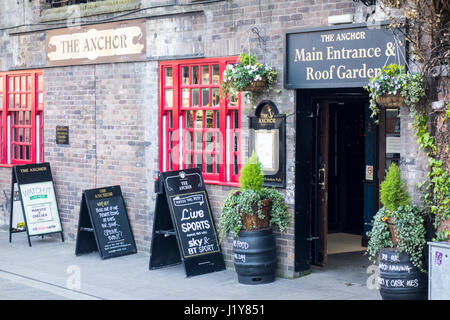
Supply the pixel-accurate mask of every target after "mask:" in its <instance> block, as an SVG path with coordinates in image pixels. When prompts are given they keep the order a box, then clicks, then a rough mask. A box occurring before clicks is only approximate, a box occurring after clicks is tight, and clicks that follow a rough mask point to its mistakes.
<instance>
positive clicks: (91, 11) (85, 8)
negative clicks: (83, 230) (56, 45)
mask: <svg viewBox="0 0 450 320" xmlns="http://www.w3.org/2000/svg"><path fill="white" fill-rule="evenodd" d="M140 6H141V1H140V0H104V1H98V2H88V3H81V4H77V5H71V6H64V7H59V8H50V9H45V10H43V11H42V12H41V22H50V21H60V20H70V21H72V22H73V21H74V20H76V19H77V18H83V17H89V16H96V15H101V14H108V13H116V12H122V11H130V10H136V9H139V8H140ZM78 15H79V16H78Z"/></svg>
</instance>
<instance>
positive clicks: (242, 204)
mask: <svg viewBox="0 0 450 320" xmlns="http://www.w3.org/2000/svg"><path fill="white" fill-rule="evenodd" d="M239 182H240V184H241V186H240V189H239V190H231V191H230V193H229V194H228V197H227V198H226V199H225V201H224V204H223V207H222V214H221V216H220V218H219V235H220V237H221V238H222V239H224V238H225V237H226V236H227V235H228V233H229V232H233V235H234V237H237V235H238V233H239V231H241V230H244V225H243V220H245V219H246V217H245V216H246V215H248V216H252V215H254V214H255V213H256V214H257V215H258V218H259V219H261V220H262V219H268V221H269V225H270V226H274V225H276V226H278V227H279V229H280V231H281V232H283V231H284V230H285V229H286V227H287V226H288V224H289V222H290V220H291V215H290V214H289V213H288V210H287V205H286V203H285V201H284V196H283V194H281V193H280V192H278V191H277V190H276V189H275V188H265V187H263V183H264V175H263V173H262V171H261V164H260V162H259V160H258V157H257V156H256V154H255V153H253V154H252V156H251V157H250V158H249V159H248V162H247V163H246V164H245V165H244V166H243V168H242V170H241V176H240V179H239ZM267 200H269V201H270V202H271V210H269V213H268V214H269V217H267V216H266V215H265V213H264V211H265V210H264V207H265V205H263V203H264V202H265V201H267Z"/></svg>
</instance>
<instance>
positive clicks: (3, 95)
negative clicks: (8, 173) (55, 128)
mask: <svg viewBox="0 0 450 320" xmlns="http://www.w3.org/2000/svg"><path fill="white" fill-rule="evenodd" d="M43 111H44V79H43V75H42V71H21V72H15V73H7V72H4V73H0V114H1V130H0V141H1V152H0V153H1V156H0V158H1V162H0V164H2V165H14V164H28V163H36V162H42V161H43V158H44V154H43V152H44V150H43V149H44V141H43V140H44V139H43V120H44V119H43Z"/></svg>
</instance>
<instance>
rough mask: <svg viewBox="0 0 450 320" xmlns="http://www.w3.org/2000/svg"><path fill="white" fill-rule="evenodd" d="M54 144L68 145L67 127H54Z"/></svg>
mask: <svg viewBox="0 0 450 320" xmlns="http://www.w3.org/2000/svg"><path fill="white" fill-rule="evenodd" d="M56 144H69V127H68V126H56Z"/></svg>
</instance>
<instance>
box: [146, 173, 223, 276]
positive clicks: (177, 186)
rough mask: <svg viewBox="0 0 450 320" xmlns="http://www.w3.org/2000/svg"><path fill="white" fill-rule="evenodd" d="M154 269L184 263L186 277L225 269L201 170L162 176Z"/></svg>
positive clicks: (152, 254) (153, 246)
mask: <svg viewBox="0 0 450 320" xmlns="http://www.w3.org/2000/svg"><path fill="white" fill-rule="evenodd" d="M155 186H156V193H157V198H156V205H155V215H154V223H153V237H152V244H151V248H150V270H152V269H157V268H162V267H166V266H168V265H173V264H177V263H180V262H183V264H184V267H185V272H186V276H188V277H189V276H195V275H200V274H205V273H209V272H214V271H220V270H223V269H225V263H224V260H223V256H222V252H221V249H220V245H219V240H218V237H217V233H216V229H215V225H214V220H213V217H212V212H211V207H210V204H209V199H208V195H207V193H206V189H205V185H204V181H203V177H202V175H201V171H200V170H199V169H198V168H193V169H186V170H180V171H170V172H163V173H160V174H159V178H158V181H157V182H156V183H155Z"/></svg>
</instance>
